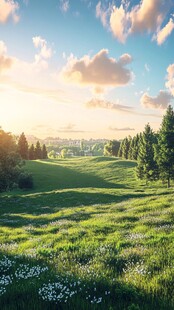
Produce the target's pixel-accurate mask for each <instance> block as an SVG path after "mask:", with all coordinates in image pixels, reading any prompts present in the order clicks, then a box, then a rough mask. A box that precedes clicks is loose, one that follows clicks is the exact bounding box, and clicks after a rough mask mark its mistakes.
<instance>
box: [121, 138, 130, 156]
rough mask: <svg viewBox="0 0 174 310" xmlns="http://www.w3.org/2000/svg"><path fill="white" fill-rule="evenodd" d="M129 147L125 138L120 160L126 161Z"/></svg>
mask: <svg viewBox="0 0 174 310" xmlns="http://www.w3.org/2000/svg"><path fill="white" fill-rule="evenodd" d="M129 145H130V142H129V139H128V138H127V137H126V138H125V139H124V140H123V143H122V158H125V159H128V154H129Z"/></svg>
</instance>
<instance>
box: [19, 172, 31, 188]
mask: <svg viewBox="0 0 174 310" xmlns="http://www.w3.org/2000/svg"><path fill="white" fill-rule="evenodd" d="M18 186H19V188H21V189H31V188H33V186H34V184H33V177H32V174H31V173H28V172H22V173H21V174H20V176H19V180H18Z"/></svg>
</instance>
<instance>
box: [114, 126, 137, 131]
mask: <svg viewBox="0 0 174 310" xmlns="http://www.w3.org/2000/svg"><path fill="white" fill-rule="evenodd" d="M109 130H112V131H133V130H135V129H134V128H130V127H123V128H117V127H112V126H110V127H109Z"/></svg>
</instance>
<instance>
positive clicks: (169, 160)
mask: <svg viewBox="0 0 174 310" xmlns="http://www.w3.org/2000/svg"><path fill="white" fill-rule="evenodd" d="M155 158H156V160H157V163H158V166H159V173H160V177H161V178H162V179H163V180H167V186H168V187H170V181H171V179H172V178H174V111H173V108H172V107H171V106H170V105H169V107H168V108H167V111H166V114H165V115H164V117H163V120H162V124H161V128H160V130H159V134H158V144H157V146H156V148H155Z"/></svg>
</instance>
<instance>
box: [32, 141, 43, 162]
mask: <svg viewBox="0 0 174 310" xmlns="http://www.w3.org/2000/svg"><path fill="white" fill-rule="evenodd" d="M34 152H35V159H42V149H41V145H40V142H39V141H37V142H36V146H35V150H34Z"/></svg>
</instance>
